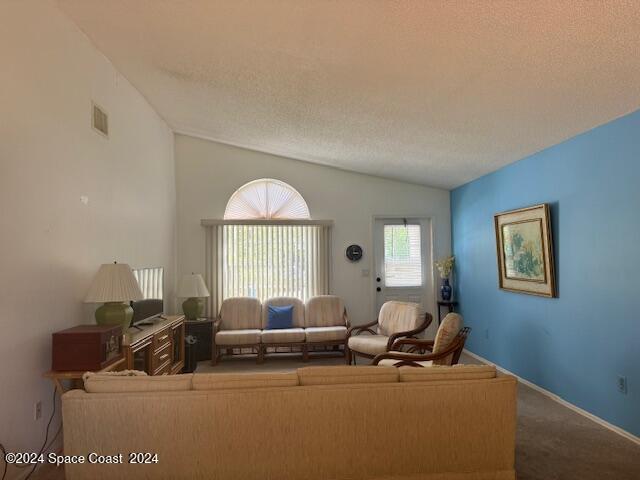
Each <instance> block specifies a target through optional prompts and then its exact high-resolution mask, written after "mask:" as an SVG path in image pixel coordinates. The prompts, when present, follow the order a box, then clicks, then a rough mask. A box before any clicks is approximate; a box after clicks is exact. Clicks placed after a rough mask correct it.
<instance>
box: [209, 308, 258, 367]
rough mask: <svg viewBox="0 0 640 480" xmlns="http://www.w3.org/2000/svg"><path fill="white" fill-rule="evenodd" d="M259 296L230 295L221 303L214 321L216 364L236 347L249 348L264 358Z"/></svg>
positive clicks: (214, 359)
mask: <svg viewBox="0 0 640 480" xmlns="http://www.w3.org/2000/svg"><path fill="white" fill-rule="evenodd" d="M261 311H262V305H261V303H260V300H258V299H256V298H249V297H234V298H227V299H226V300H224V301H223V302H222V305H221V306H220V314H219V315H218V318H217V320H216V321H215V322H214V324H213V345H212V351H211V363H212V364H213V365H216V364H217V363H218V360H219V359H220V357H221V356H222V354H223V353H224V352H225V351H226V353H227V354H228V355H232V354H233V349H234V348H240V349H247V348H250V349H251V350H252V351H255V352H256V353H257V354H258V363H261V362H262V348H261V345H260V344H261V339H260V336H261V333H262V321H261Z"/></svg>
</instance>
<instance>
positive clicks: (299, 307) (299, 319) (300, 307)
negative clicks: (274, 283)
mask: <svg viewBox="0 0 640 480" xmlns="http://www.w3.org/2000/svg"><path fill="white" fill-rule="evenodd" d="M269 305H273V306H276V307H284V306H286V305H293V328H304V303H302V300H300V299H299V298H295V297H274V298H270V299H268V300H265V301H264V303H263V304H262V328H263V329H264V328H267V324H268V321H269Z"/></svg>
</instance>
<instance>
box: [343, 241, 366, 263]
mask: <svg viewBox="0 0 640 480" xmlns="http://www.w3.org/2000/svg"><path fill="white" fill-rule="evenodd" d="M346 254H347V258H348V259H349V260H351V261H352V262H358V261H360V260H361V259H362V247H361V246H360V245H349V246H348V247H347V252H346Z"/></svg>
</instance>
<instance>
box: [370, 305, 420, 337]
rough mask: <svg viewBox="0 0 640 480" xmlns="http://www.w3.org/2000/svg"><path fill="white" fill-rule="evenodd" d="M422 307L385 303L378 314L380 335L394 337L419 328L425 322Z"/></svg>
mask: <svg viewBox="0 0 640 480" xmlns="http://www.w3.org/2000/svg"><path fill="white" fill-rule="evenodd" d="M421 310H422V309H421V308H420V305H418V304H417V303H408V302H396V301H391V302H385V303H384V304H383V305H382V307H381V308H380V313H379V314H378V333H379V334H380V335H386V336H389V335H392V334H394V333H398V332H406V331H408V330H413V329H414V328H417V327H418V325H420V323H421V322H422V321H423V320H424V314H423V313H422V311H421Z"/></svg>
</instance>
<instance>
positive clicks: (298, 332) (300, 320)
mask: <svg viewBox="0 0 640 480" xmlns="http://www.w3.org/2000/svg"><path fill="white" fill-rule="evenodd" d="M286 305H292V306H293V314H292V320H293V322H292V325H291V328H279V329H268V328H267V324H268V311H269V306H276V307H278V306H279V307H281V306H286ZM348 327H349V319H348V317H347V312H346V309H345V307H344V302H343V301H342V299H341V298H340V297H337V296H335V295H319V296H316V297H313V298H310V299H309V300H308V301H307V303H306V304H304V303H303V302H302V301H301V300H299V299H298V298H293V297H275V298H270V299H268V300H266V301H265V302H264V303H261V302H260V300H258V299H256V298H249V297H234V298H227V299H225V300H224V301H223V302H222V305H221V307H220V313H219V315H218V318H217V319H216V321H215V322H214V326H213V336H212V341H213V345H212V360H211V361H212V363H213V365H216V364H217V362H218V361H219V360H220V358H221V357H222V356H223V355H224V354H227V355H233V354H234V353H235V352H238V353H248V352H253V353H256V354H257V361H258V363H261V362H262V361H263V359H264V356H265V355H266V354H269V353H273V352H275V353H277V352H278V350H279V349H282V348H285V349H286V350H287V351H293V350H297V351H299V352H301V354H302V357H303V359H304V360H307V359H308V357H309V352H310V351H314V350H315V349H317V348H319V347H322V348H325V349H326V348H331V349H339V348H340V346H342V347H343V348H342V354H346V348H344V344H345V340H346V337H347V329H348Z"/></svg>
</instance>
